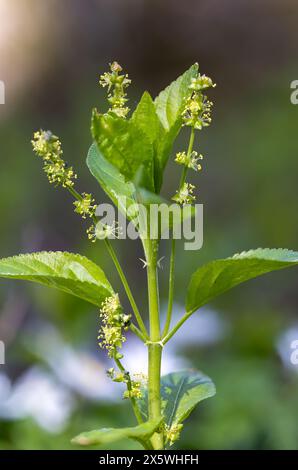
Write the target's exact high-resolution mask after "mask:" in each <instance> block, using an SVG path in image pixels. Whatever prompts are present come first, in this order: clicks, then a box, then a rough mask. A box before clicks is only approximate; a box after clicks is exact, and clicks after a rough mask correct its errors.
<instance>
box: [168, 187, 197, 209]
mask: <svg viewBox="0 0 298 470" xmlns="http://www.w3.org/2000/svg"><path fill="white" fill-rule="evenodd" d="M194 189H195V186H194V185H193V184H190V183H184V184H183V185H182V187H181V188H180V189H179V190H178V191H176V194H175V196H173V197H172V199H173V201H175V202H177V204H181V205H185V204H192V203H193V202H194V201H195V199H196V198H195V196H194V195H193V192H194Z"/></svg>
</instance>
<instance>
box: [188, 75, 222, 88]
mask: <svg viewBox="0 0 298 470" xmlns="http://www.w3.org/2000/svg"><path fill="white" fill-rule="evenodd" d="M215 87H216V83H213V81H212V80H211V78H209V77H207V76H206V75H201V74H198V76H197V77H196V78H192V80H191V84H190V86H189V88H190V89H191V90H195V91H200V90H205V89H206V88H215Z"/></svg>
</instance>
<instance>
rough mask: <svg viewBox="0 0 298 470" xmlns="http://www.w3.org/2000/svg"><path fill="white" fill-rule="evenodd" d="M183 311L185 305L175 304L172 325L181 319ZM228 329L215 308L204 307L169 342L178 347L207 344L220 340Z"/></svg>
mask: <svg viewBox="0 0 298 470" xmlns="http://www.w3.org/2000/svg"><path fill="white" fill-rule="evenodd" d="M183 312H184V307H183V305H179V304H174V306H173V320H172V325H175V324H176V323H177V322H178V321H179V319H180V318H181V316H182V314H183ZM227 331H228V324H227V322H226V321H224V320H223V319H222V317H221V316H220V315H219V314H218V313H217V312H216V311H215V310H213V309H211V308H209V307H202V308H200V310H198V311H197V312H195V313H194V314H193V315H192V316H191V317H190V318H189V319H188V320H187V321H186V322H185V323H184V325H183V326H182V327H181V328H180V329H179V330H178V331H177V333H176V335H175V339H174V341H173V342H170V343H169V344H170V346H173V347H175V348H177V349H183V348H187V347H196V346H207V345H210V344H213V343H216V342H218V341H220V340H221V339H222V338H224V337H225V336H226V334H227ZM173 343H174V344H173Z"/></svg>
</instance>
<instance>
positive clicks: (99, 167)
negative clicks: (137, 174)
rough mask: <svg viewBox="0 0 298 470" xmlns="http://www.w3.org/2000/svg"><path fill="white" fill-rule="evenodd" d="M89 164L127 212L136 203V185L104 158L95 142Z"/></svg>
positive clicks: (124, 211)
mask: <svg viewBox="0 0 298 470" xmlns="http://www.w3.org/2000/svg"><path fill="white" fill-rule="evenodd" d="M87 166H88V168H89V170H90V172H91V174H92V175H93V176H94V177H95V178H96V179H97V181H98V182H99V184H100V186H101V187H102V189H103V190H104V191H105V193H106V194H107V195H108V196H109V197H110V198H111V200H112V201H113V203H114V204H115V205H116V206H117V207H119V209H120V210H121V211H122V212H123V213H124V214H126V212H127V209H128V207H129V206H130V205H131V204H135V203H136V200H135V196H134V195H135V192H136V188H135V185H134V184H133V183H132V182H130V181H125V178H124V176H123V175H122V174H121V173H120V171H119V170H118V169H117V168H116V167H115V166H114V165H112V164H111V163H110V162H108V161H107V160H106V159H105V158H104V156H103V154H102V152H101V151H100V150H99V148H98V146H97V144H96V143H95V142H94V143H93V144H92V145H91V147H90V149H89V152H88V156H87ZM125 201H126V202H125ZM125 204H126V205H125Z"/></svg>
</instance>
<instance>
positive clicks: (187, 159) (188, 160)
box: [175, 150, 203, 171]
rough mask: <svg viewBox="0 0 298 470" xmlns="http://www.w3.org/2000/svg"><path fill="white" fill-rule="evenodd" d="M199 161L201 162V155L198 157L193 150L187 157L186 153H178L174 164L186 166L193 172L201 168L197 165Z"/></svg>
mask: <svg viewBox="0 0 298 470" xmlns="http://www.w3.org/2000/svg"><path fill="white" fill-rule="evenodd" d="M199 160H203V155H198V152H196V151H195V150H193V151H192V152H191V153H190V155H189V156H188V155H187V153H186V152H178V153H177V154H176V158H175V162H176V163H178V165H183V166H186V167H187V168H191V169H192V170H194V171H200V170H201V169H202V166H201V165H200V163H198V161H199Z"/></svg>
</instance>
